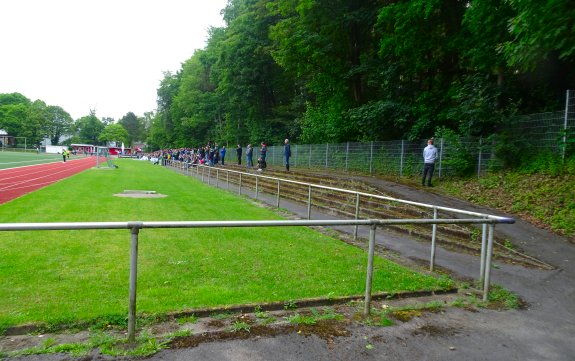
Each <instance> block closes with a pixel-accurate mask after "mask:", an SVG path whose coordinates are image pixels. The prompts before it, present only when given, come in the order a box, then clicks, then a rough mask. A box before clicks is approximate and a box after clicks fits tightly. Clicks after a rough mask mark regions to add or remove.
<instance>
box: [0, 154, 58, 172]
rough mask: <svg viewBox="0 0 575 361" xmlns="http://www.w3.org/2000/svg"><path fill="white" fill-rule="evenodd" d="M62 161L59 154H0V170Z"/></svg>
mask: <svg viewBox="0 0 575 361" xmlns="http://www.w3.org/2000/svg"><path fill="white" fill-rule="evenodd" d="M59 161H62V156H61V155H60V154H46V153H40V154H37V153H36V152H7V151H6V152H0V169H6V168H15V167H24V166H27V165H34V164H43V163H51V162H59Z"/></svg>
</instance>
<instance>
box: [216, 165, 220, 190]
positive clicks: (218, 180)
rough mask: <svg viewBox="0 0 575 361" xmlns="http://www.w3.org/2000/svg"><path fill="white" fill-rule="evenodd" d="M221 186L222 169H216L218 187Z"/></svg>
mask: <svg viewBox="0 0 575 361" xmlns="http://www.w3.org/2000/svg"><path fill="white" fill-rule="evenodd" d="M219 187H220V170H219V169H216V188H219Z"/></svg>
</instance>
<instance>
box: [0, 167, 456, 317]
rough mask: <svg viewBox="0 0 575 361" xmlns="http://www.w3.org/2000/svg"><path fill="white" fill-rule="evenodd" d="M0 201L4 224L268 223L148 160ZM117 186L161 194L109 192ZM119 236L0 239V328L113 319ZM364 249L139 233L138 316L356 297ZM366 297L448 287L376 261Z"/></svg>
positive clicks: (265, 235)
mask: <svg viewBox="0 0 575 361" xmlns="http://www.w3.org/2000/svg"><path fill="white" fill-rule="evenodd" d="M115 162H116V163H117V164H118V165H119V166H120V167H119V168H118V169H115V170H112V169H91V170H88V171H85V172H83V173H81V174H78V175H76V176H73V177H71V178H68V179H66V180H63V181H60V182H57V183H55V184H53V185H51V186H49V187H47V188H44V189H42V190H40V191H37V192H35V193H31V194H28V195H25V196H23V197H21V198H18V199H16V200H13V201H11V202H8V203H5V204H3V205H0V220H2V222H5V223H11V222H76V221H137V220H142V221H153V220H155V221H164V220H173V221H178V220H180V221H181V220H187V221H189V220H264V219H278V218H279V217H278V216H277V215H275V214H274V213H273V212H271V211H269V210H267V209H265V208H262V207H260V206H258V205H256V204H254V203H253V202H252V201H250V200H248V199H245V198H242V197H238V196H237V195H235V194H231V193H227V192H224V191H221V190H217V189H214V188H211V187H209V186H206V185H204V184H202V183H200V182H198V181H196V180H194V179H191V178H187V177H185V176H183V175H179V174H176V173H174V172H172V171H170V170H167V169H164V168H162V167H159V166H153V165H151V164H150V163H149V162H140V161H135V160H129V159H120V160H117V161H115ZM126 189H142V190H155V191H157V192H159V193H163V194H166V195H167V196H168V197H166V198H155V199H131V198H120V197H115V196H114V194H115V193H120V192H122V191H123V190H126ZM129 243H130V232H129V231H128V230H100V231H95V230H88V231H35V232H0V328H2V327H7V326H11V325H19V324H25V323H36V322H48V323H58V322H70V321H82V320H92V319H95V318H97V317H108V316H114V315H122V316H125V315H126V314H127V305H128V273H129ZM366 259H367V256H366V254H365V252H364V251H362V250H360V249H357V248H355V247H352V246H349V245H347V244H345V243H343V242H341V241H338V240H335V239H332V238H330V237H327V236H325V235H322V234H319V233H317V232H315V231H313V230H311V229H308V228H301V227H289V228H252V229H250V228H228V229H144V230H142V231H141V233H140V247H139V269H138V312H146V313H163V312H169V311H181V310H185V309H190V308H197V307H213V306H224V305H230V304H238V303H253V302H270V301H287V300H295V299H302V298H308V297H320V296H334V297H335V296H344V295H354V294H362V293H363V291H364V287H365V271H366V263H367V260H366ZM373 284H374V287H373V290H374V292H378V291H388V292H397V291H402V290H422V289H424V290H430V289H439V288H443V287H446V286H448V285H449V284H450V281H449V280H446V279H443V278H442V279H436V278H433V277H430V276H426V275H422V274H418V273H416V272H414V271H412V270H409V269H405V268H403V267H400V266H398V265H396V264H394V263H391V262H389V261H386V260H384V259H381V258H377V259H376V262H375V274H374V283H373Z"/></svg>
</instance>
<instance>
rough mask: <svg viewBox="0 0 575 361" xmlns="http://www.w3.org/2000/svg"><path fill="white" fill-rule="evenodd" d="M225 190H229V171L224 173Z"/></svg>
mask: <svg viewBox="0 0 575 361" xmlns="http://www.w3.org/2000/svg"><path fill="white" fill-rule="evenodd" d="M226 189H227V190H229V189H230V172H229V171H227V172H226Z"/></svg>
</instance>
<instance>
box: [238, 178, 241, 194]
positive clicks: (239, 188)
mask: <svg viewBox="0 0 575 361" xmlns="http://www.w3.org/2000/svg"><path fill="white" fill-rule="evenodd" d="M238 194H239V195H240V196H241V195H242V174H241V173H240V184H239V187H238Z"/></svg>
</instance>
